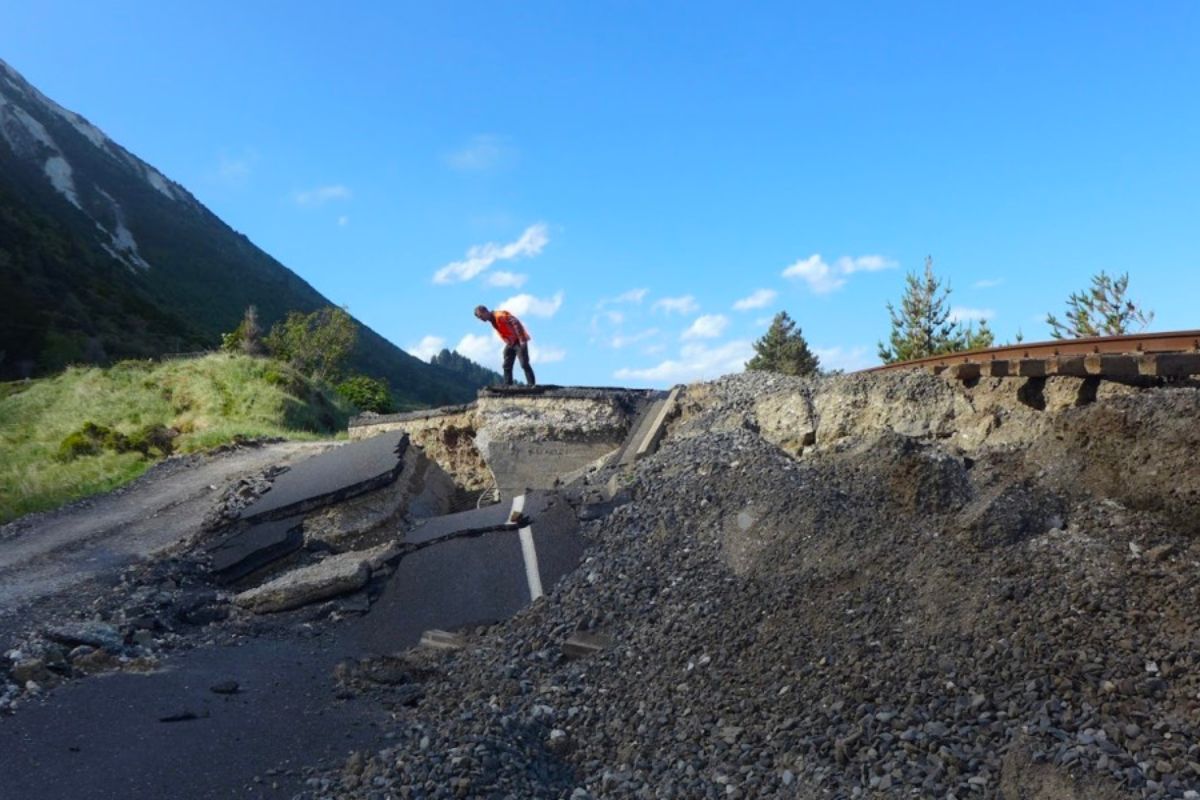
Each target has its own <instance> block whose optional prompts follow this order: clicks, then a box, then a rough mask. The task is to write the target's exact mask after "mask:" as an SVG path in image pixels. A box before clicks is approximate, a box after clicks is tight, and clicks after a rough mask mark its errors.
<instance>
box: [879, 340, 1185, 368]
mask: <svg viewBox="0 0 1200 800" xmlns="http://www.w3.org/2000/svg"><path fill="white" fill-rule="evenodd" d="M902 369H925V370H929V371H931V372H936V373H942V372H947V373H948V374H949V375H950V376H951V377H955V378H960V379H962V380H971V379H974V378H979V377H993V378H1005V377H1022V378H1042V377H1047V376H1051V375H1070V376H1074V377H1082V378H1087V377H1101V378H1112V379H1118V380H1129V379H1152V378H1187V377H1190V376H1192V375H1200V330H1192V331H1167V332H1164V333H1138V334H1132V335H1129V336H1096V337H1091V338H1086V339H1055V340H1053V341H1049V342H1034V343H1030V344H1025V343H1021V344H1014V345H1005V346H1004V347H992V348H989V349H987V350H970V351H965V352H959V353H948V354H946V355H940V356H930V357H928V358H918V359H913V360H912V361H901V362H899V363H896V364H885V365H883V366H879V367H873V368H871V369H868V370H864V371H865V372H889V371H894V370H902Z"/></svg>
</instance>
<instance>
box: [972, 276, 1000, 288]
mask: <svg viewBox="0 0 1200 800" xmlns="http://www.w3.org/2000/svg"><path fill="white" fill-rule="evenodd" d="M1002 283H1004V278H984V279H983V280H978V281H975V282H974V283H973V284H971V286H972V287H973V288H975V289H993V288H995V287H997V286H999V285H1000V284H1002Z"/></svg>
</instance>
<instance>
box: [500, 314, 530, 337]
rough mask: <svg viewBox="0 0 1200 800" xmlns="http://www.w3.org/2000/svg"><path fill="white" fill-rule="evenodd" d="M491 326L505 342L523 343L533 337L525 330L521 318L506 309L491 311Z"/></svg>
mask: <svg viewBox="0 0 1200 800" xmlns="http://www.w3.org/2000/svg"><path fill="white" fill-rule="evenodd" d="M492 327H493V328H495V329H496V333H497V334H499V335H500V338H501V339H503V340H504V343H505V344H524V343H525V342H528V341H529V340H530V339H532V338H533V337H532V336H530V335H529V332H528V331H526V330H525V326H524V325H522V324H521V320H519V319H517V317H516V315H515V314H512V313H510V312H508V311H494V312H492Z"/></svg>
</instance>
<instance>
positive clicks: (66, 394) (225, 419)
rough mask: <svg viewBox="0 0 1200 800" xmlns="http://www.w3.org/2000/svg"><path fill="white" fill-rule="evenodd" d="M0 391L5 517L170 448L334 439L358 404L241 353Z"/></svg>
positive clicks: (50, 502)
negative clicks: (272, 439) (245, 441)
mask: <svg viewBox="0 0 1200 800" xmlns="http://www.w3.org/2000/svg"><path fill="white" fill-rule="evenodd" d="M0 388H3V391H0V451H2V452H3V453H4V454H5V459H4V460H3V462H0V522H4V521H7V520H10V519H12V518H14V517H17V516H20V515H21V514H25V513H28V512H30V511H38V510H43V509H48V508H53V507H55V506H57V505H60V504H62V503H64V502H67V501H70V500H73V499H76V498H79V497H84V496H86V495H89V494H94V493H96V492H101V491H106V490H109V489H112V488H113V487H116V486H119V485H121V484H124V483H127V482H128V481H130V480H132V479H134V478H136V477H137V476H138V475H141V474H142V473H143V472H144V471H145V470H146V469H147V468H148V467H149V466H150V465H151V464H153V463H154V462H155V461H156V460H157V459H159V458H161V457H162V456H164V455H166V454H168V453H172V452H182V453H186V452H192V451H197V450H205V449H209V448H212V447H215V446H217V445H221V444H225V443H228V442H232V441H237V440H239V439H243V438H255V437H274V436H286V437H288V438H321V437H329V436H332V435H335V434H336V433H338V432H340V431H342V430H344V429H345V427H346V421H347V419H348V417H349V415H350V414H351V413H353V412H354V411H355V409H354V408H353V407H352V406H351V404H350V403H349V402H347V401H346V400H345V399H344V398H342V397H341V396H339V395H338V394H337V393H336V392H334V391H332V390H331V389H329V388H328V387H325V386H324V385H322V384H319V383H317V382H314V381H312V380H310V379H309V378H308V377H306V376H305V375H303V374H301V373H300V372H298V371H296V370H294V369H292V368H291V367H289V366H287V365H286V364H282V363H280V362H278V361H273V360H268V359H256V358H248V357H246V356H243V355H225V354H220V355H211V356H206V357H204V358H199V359H192V360H179V361H167V362H163V363H152V362H146V361H124V362H120V363H118V364H116V365H114V366H113V367H111V368H108V369H102V368H97V367H72V368H69V369H67V370H66V371H65V372H63V373H61V374H59V375H57V376H55V377H53V378H45V379H42V380H37V381H32V382H30V383H28V384H26V383H18V384H6V385H2V387H0Z"/></svg>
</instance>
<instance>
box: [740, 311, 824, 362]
mask: <svg viewBox="0 0 1200 800" xmlns="http://www.w3.org/2000/svg"><path fill="white" fill-rule="evenodd" d="M819 367H820V359H819V358H817V356H816V355H815V354H814V353H813V352H812V351H811V350H809V349H808V342H806V341H805V340H804V336H803V334H801V332H800V329H799V328H798V327H796V323H795V321H793V320H792V318H791V317H789V316H788V313H787V312H786V311H780V312H779V313H778V314H776V315H775V319H773V320H772V321H771V327H770V328H768V329H767V332H766V333H765V334H763V336H762V338H761V339H759V340H758V341H757V342H755V343H754V357H753V358H751V359H750V360H749V361H748V362H746V369H752V370H764V371H768V372H782V373H783V374H784V375H812V374H814V373H815V372H816V371H817V369H818V368H819Z"/></svg>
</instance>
